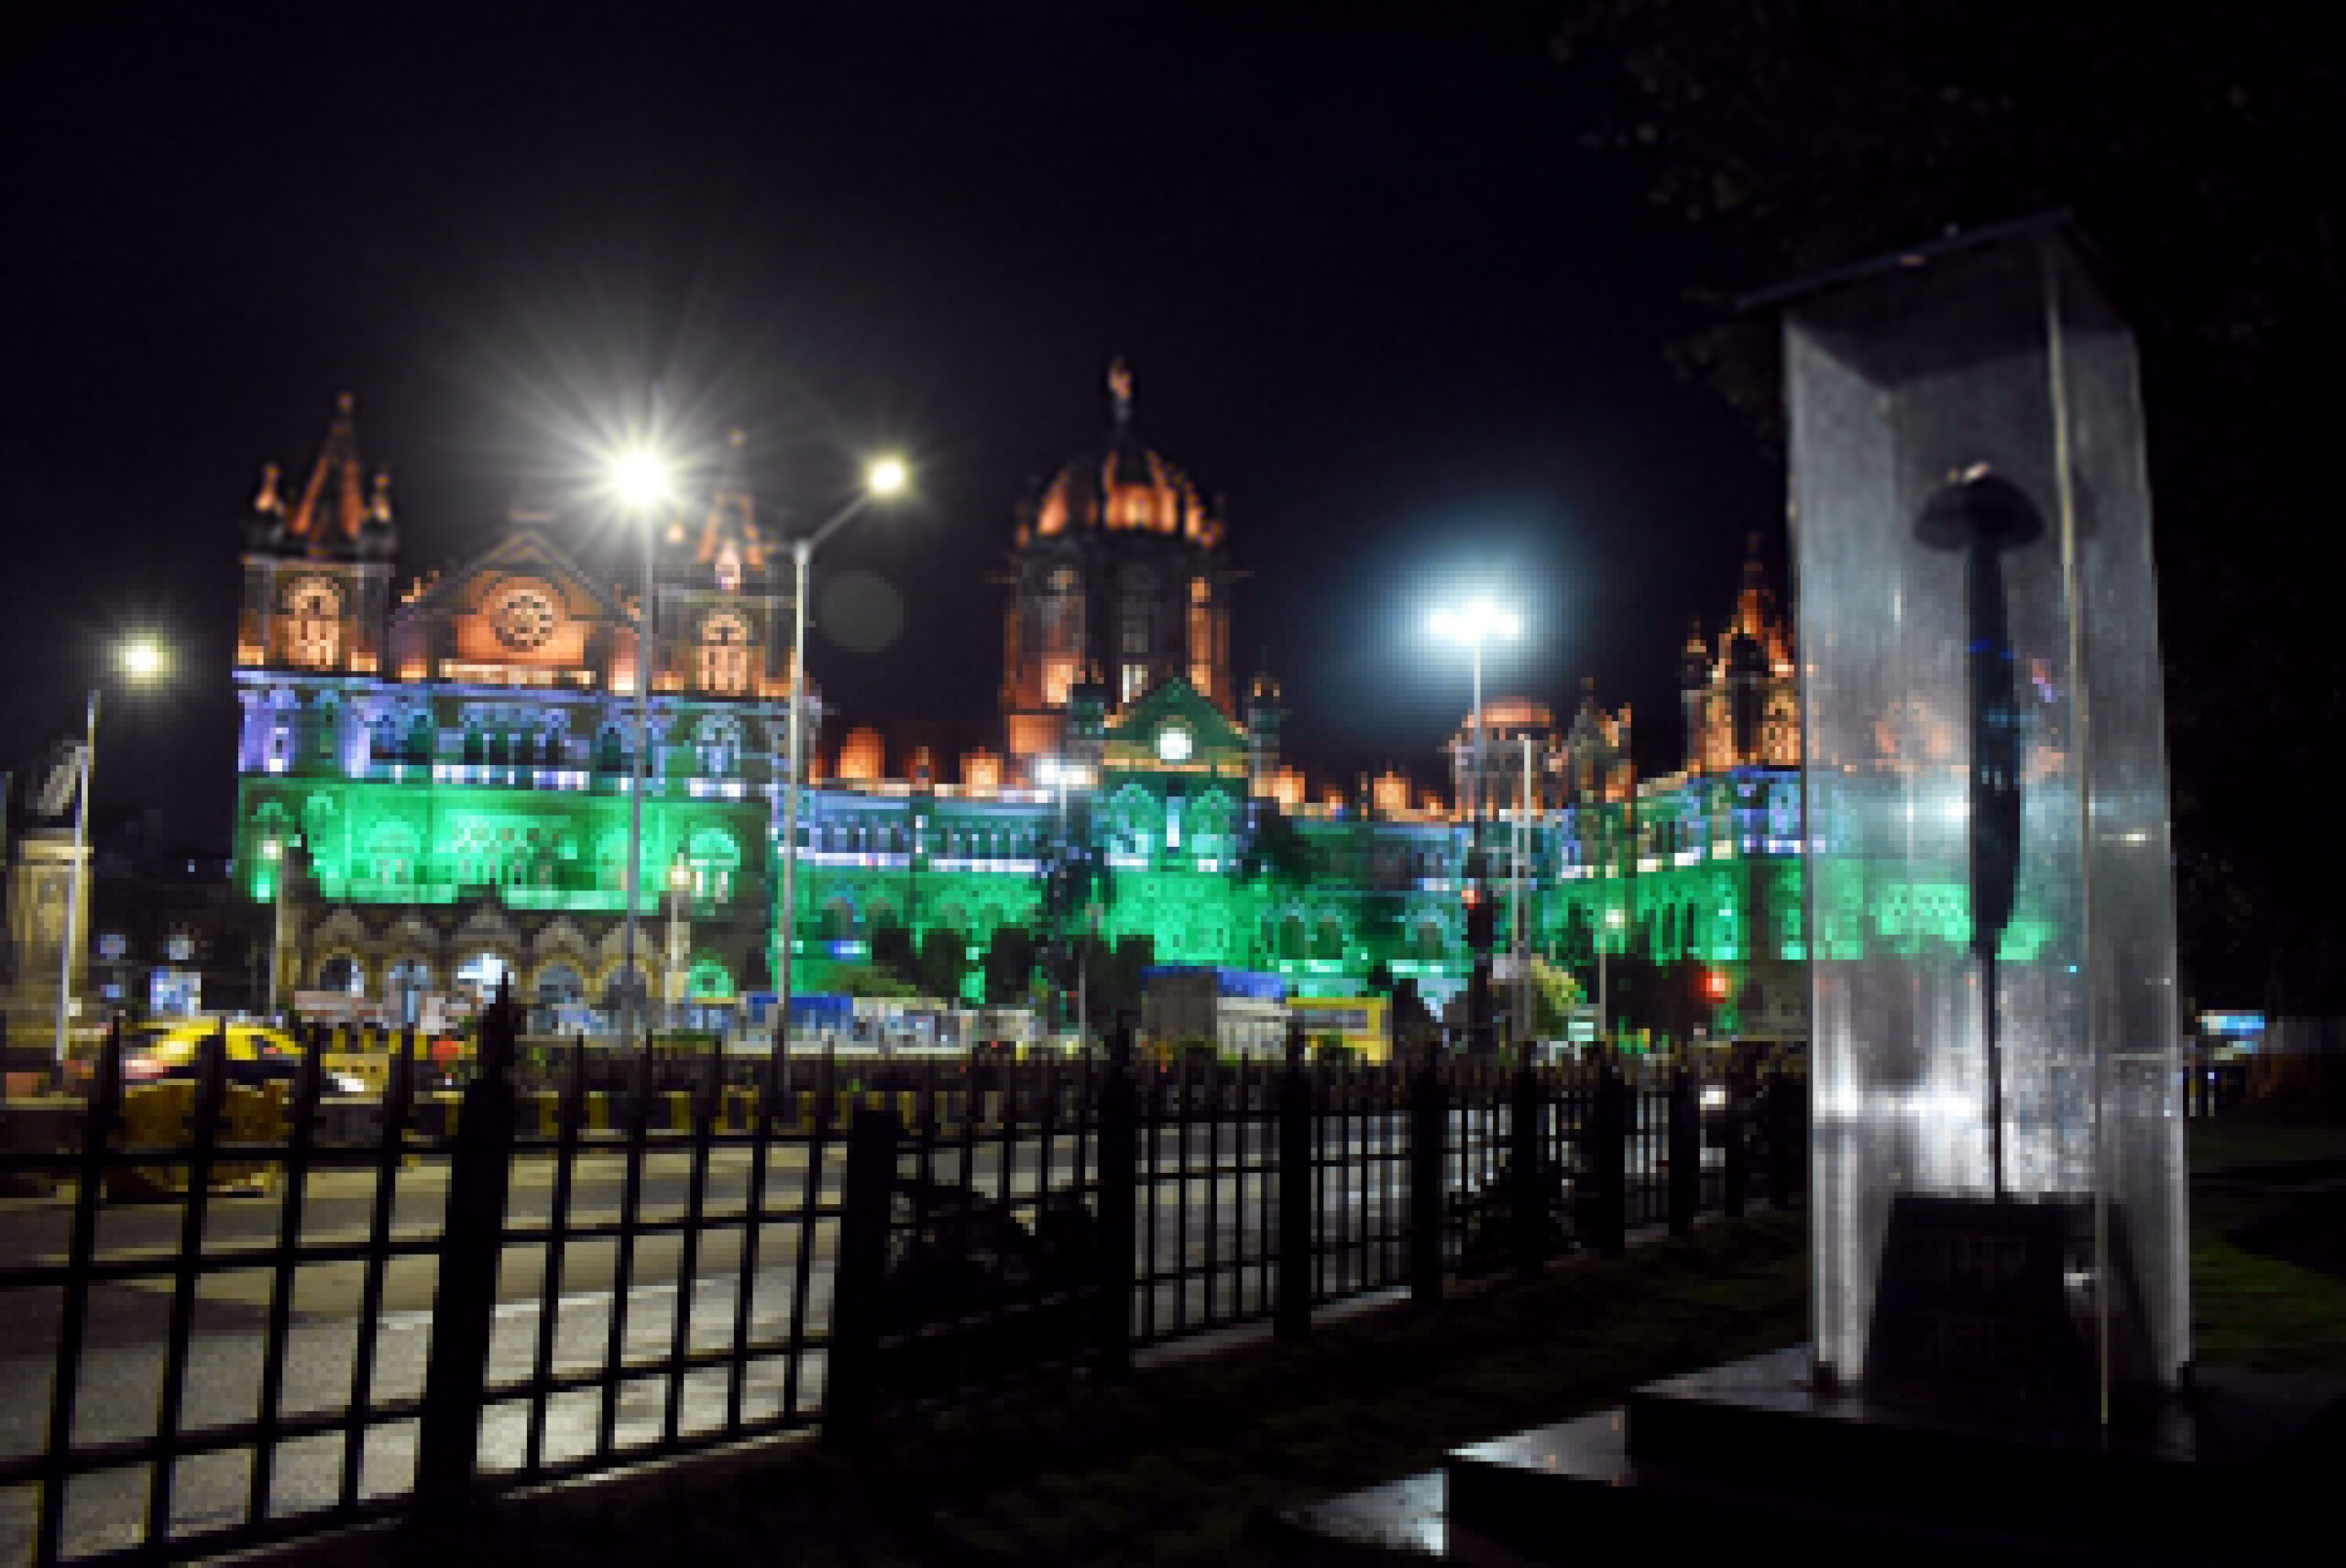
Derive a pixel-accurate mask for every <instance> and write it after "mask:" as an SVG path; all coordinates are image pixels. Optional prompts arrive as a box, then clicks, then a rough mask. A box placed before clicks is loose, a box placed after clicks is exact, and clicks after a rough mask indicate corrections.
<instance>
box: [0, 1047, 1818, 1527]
mask: <svg viewBox="0 0 2346 1568" xmlns="http://www.w3.org/2000/svg"><path fill="white" fill-rule="evenodd" d="M1299 1047H1300V1040H1297V1041H1296V1042H1294V1044H1293V1046H1292V1047H1291V1052H1290V1056H1289V1058H1288V1061H1287V1062H1285V1063H1279V1062H1266V1061H1243V1062H1210V1061H1198V1060H1188V1061H1183V1062H1180V1063H1178V1064H1174V1065H1169V1066H1159V1065H1155V1064H1151V1063H1146V1062H1138V1061H1135V1060H1134V1059H1133V1058H1132V1054H1131V1052H1130V1050H1129V1048H1125V1047H1120V1048H1118V1049H1116V1050H1113V1051H1111V1052H1109V1053H1107V1054H1105V1055H1104V1056H1096V1057H1093V1058H1085V1059H1079V1060H1040V1061H1034V1062H1026V1063H1015V1064H978V1065H967V1064H961V1063H958V1062H938V1061H933V1060H932V1061H923V1062H920V1063H918V1064H915V1065H913V1066H909V1067H905V1066H894V1067H891V1068H889V1069H886V1070H885V1072H884V1073H882V1072H879V1071H875V1070H874V1069H873V1068H872V1066H871V1065H870V1064H868V1063H865V1064H859V1065H857V1066H855V1067H852V1068H850V1067H848V1066H847V1065H846V1064H843V1063H840V1062H838V1061H835V1060H832V1059H829V1058H816V1059H812V1060H804V1059H794V1060H789V1061H777V1060H774V1059H773V1058H742V1057H729V1056H727V1055H726V1054H725V1053H724V1052H723V1050H722V1049H721V1048H719V1049H718V1050H716V1051H703V1052H699V1053H694V1054H689V1055H686V1054H678V1053H668V1052H662V1053H658V1054H654V1053H638V1054H636V1055H634V1056H632V1057H625V1058H613V1057H611V1056H609V1055H608V1054H601V1053H597V1052H593V1051H590V1050H589V1049H587V1048H586V1047H585V1046H583V1045H581V1046H579V1047H576V1048H572V1049H567V1050H555V1051H551V1052H539V1053H537V1054H536V1056H535V1058H534V1059H523V1060H517V1059H516V1058H517V1054H518V1053H517V1050H516V1046H515V1041H514V1038H513V1034H512V1031H511V1027H510V1013H508V1012H506V1011H504V1010H501V1009H500V1010H498V1011H495V1012H493V1013H492V1014H490V1016H489V1019H488V1025H487V1027H485V1028H484V1030H483V1034H482V1041H481V1045H480V1047H479V1049H478V1052H477V1056H476V1057H475V1058H474V1059H472V1060H471V1061H469V1062H467V1063H466V1064H465V1066H464V1069H463V1071H462V1073H461V1074H460V1081H461V1088H460V1089H458V1090H456V1091H450V1090H449V1089H448V1088H447V1087H446V1080H445V1078H444V1075H443V1073H442V1072H441V1071H440V1070H439V1069H433V1068H432V1067H430V1066H429V1065H428V1064H426V1063H424V1062H422V1061H419V1060H418V1059H417V1058H416V1057H415V1055H414V1052H413V1050H412V1047H411V1044H405V1045H402V1047H401V1048H399V1049H394V1050H392V1051H390V1052H389V1053H388V1060H387V1062H386V1063H385V1064H383V1069H382V1077H381V1088H380V1091H379V1093H378V1094H375V1095H370V1096H365V1097H350V1096H340V1095H334V1094H329V1093H328V1092H326V1080H325V1077H324V1073H323V1068H322V1065H321V1064H322V1059H323V1052H322V1051H320V1050H318V1049H316V1048H314V1047H313V1048H312V1049H311V1050H309V1051H308V1052H307V1053H305V1055H304V1056H303V1058H301V1063H300V1066H299V1069H298V1071H297V1072H296V1074H295V1076H293V1077H291V1079H290V1080H285V1079H280V1080H269V1079H266V1078H256V1077H255V1075H254V1074H253V1073H252V1072H251V1071H250V1070H249V1066H250V1064H242V1063H236V1062H231V1061H230V1060H228V1059H227V1055H226V1045H225V1041H224V1040H220V1039H214V1041H212V1042H210V1043H209V1044H208V1046H207V1047H206V1048H205V1049H204V1050H203V1052H202V1053H201V1054H200V1056H199V1058H198V1061H197V1063H196V1071H195V1074H194V1077H193V1078H192V1080H184V1081H181V1082H176V1083H166V1084H160V1085H150V1086H141V1087H137V1088H134V1089H130V1090H128V1091H126V1089H125V1086H124V1083H123V1074H122V1059H121V1056H122V1053H121V1049H120V1046H119V1042H118V1041H115V1042H109V1044H108V1046H107V1048H106V1050H105V1052H104V1055H103V1056H102V1058H101V1059H100V1060H99V1061H98V1062H97V1063H96V1064H95V1068H94V1070H93V1076H92V1079H91V1098H90V1101H89V1103H88V1106H87V1110H86V1113H85V1114H84V1115H83V1116H82V1118H81V1119H80V1123H79V1132H78V1135H77V1136H76V1138H75V1139H74V1146H72V1147H70V1148H55V1147H50V1148H39V1147H23V1146H20V1145H21V1144H22V1143H23V1141H24V1140H22V1139H14V1138H12V1139H9V1140H6V1145H7V1147H6V1152H5V1154H0V1178H5V1180H6V1181H7V1182H8V1183H10V1184H11V1185H12V1188H13V1190H16V1191H17V1192H20V1193H27V1192H29V1193H31V1194H33V1196H31V1197H29V1198H27V1199H26V1200H25V1201H16V1202H14V1203H12V1204H10V1205H7V1206H5V1209H0V1313H5V1317H0V1322H5V1324H6V1328H7V1336H8V1337H7V1341H6V1348H5V1350H0V1379H5V1382H6V1385H7V1386H6V1387H0V1552H8V1551H11V1550H14V1552H16V1556H18V1557H19V1558H20V1559H21V1558H23V1557H27V1556H29V1557H30V1558H31V1559H32V1560H33V1561H35V1562H37V1563H43V1564H46V1563H57V1562H65V1561H83V1560H86V1561H112V1560H128V1559H149V1560H152V1559H174V1558H183V1557H190V1556H195V1555H201V1554H205V1553H210V1552H221V1551H226V1550H231V1549H235V1548H238V1547H243V1546H248V1545H253V1544H258V1543H262V1542H266V1541H270V1540H273V1539H280V1538H283V1537H287V1536H291V1535H295V1534H306V1533H314V1532H317V1531H319V1530H327V1529H333V1528H336V1527H339V1526H343V1525H347V1524H351V1523H356V1522H358V1521H362V1520H367V1519H379V1518H383V1517H386V1516H394V1515H397V1516H404V1517H406V1518H407V1519H409V1520H410V1522H411V1525H412V1526H413V1527H414V1528H416V1529H418V1530H422V1531H425V1532H427V1533H428V1532H429V1531H431V1530H434V1529H438V1528H447V1527H452V1525H453V1522H454V1521H456V1520H459V1519H461V1517H462V1515H463V1513H464V1510H465V1509H466V1507H467V1506H468V1505H469V1504H470V1503H471V1502H472V1501H473V1500H474V1499H476V1498H477V1497H480V1496H482V1495H483V1494H485V1493H489V1494H493V1493H495V1492H497V1491H499V1490H503V1489H506V1488H510V1487H511V1486H520V1485H525V1484H537V1483H543V1482H546V1481H551V1480H555V1479H561V1478H565V1477H572V1476H577V1475H587V1474H592V1473H595V1472H598V1471H603V1470H607V1469H610V1468H614V1467H618V1466H621V1465H626V1464H635V1463H639V1462H641V1461H643V1460H648V1459H652V1458H656V1457H663V1456H668V1455H674V1454H678V1453H686V1452H689V1451H692V1450H695V1449H698V1448H703V1447H707V1446H713V1445H717V1444H723V1443H729V1442H740V1441H742V1440H745V1439H750V1438H755V1437H760V1436H764V1435H769V1434H773V1433H778V1432H784V1431H792V1430H796V1429H816V1428H819V1429H820V1430H821V1431H823V1432H824V1433H825V1435H826V1436H827V1437H829V1438H833V1439H836V1440H839V1441H841V1442H853V1441H854V1440H855V1439H856V1438H857V1437H858V1436H859V1435H860V1434H861V1433H862V1432H863V1431H866V1430H867V1429H868V1428H869V1426H870V1424H871V1423H872V1421H873V1420H875V1419H877V1418H879V1417H880V1416H881V1415H882V1414H883V1413H884V1412H887V1411H890V1410H904V1409H918V1408H921V1407H924V1406H930V1405H936V1404H941V1403H947V1402H950V1401H953V1400H956V1399H959V1398H963V1397H965V1396H966V1395H967V1394H969V1393H970V1391H971V1390H973V1389H975V1388H979V1387H985V1386H989V1385H992V1384H996V1383H999V1382H1001V1381H1003V1380H1004V1379H1008V1378H1015V1377H1020V1376H1028V1375H1031V1374H1033V1373H1034V1372H1036V1371H1037V1370H1038V1369H1042V1368H1047V1367H1052V1366H1062V1365H1069V1364H1081V1365H1089V1366H1091V1367H1093V1368H1095V1369H1097V1370H1099V1371H1101V1372H1102V1373H1104V1374H1108V1375H1113V1374H1115V1373H1116V1372H1119V1371H1121V1370H1122V1369H1123V1368H1124V1366H1125V1365H1128V1363H1129V1360H1130V1358H1131V1356H1132V1354H1134V1352H1135V1349H1137V1348H1140V1347H1145V1346H1149V1345H1157V1344H1163V1343H1168V1342H1171V1341H1174V1340H1178V1339H1181V1338H1183V1337H1185V1336H1190V1335H1195V1334H1199V1333H1201V1332H1210V1331H1214V1330H1221V1329H1228V1328H1231V1327H1233V1326H1236V1325H1242V1324H1248V1323H1260V1322H1268V1323H1270V1324H1272V1325H1273V1327H1274V1328H1275V1330H1276V1332H1277V1333H1278V1334H1279V1335H1280V1336H1282V1337H1286V1338H1295V1337H1299V1336H1302V1335H1306V1334H1308V1333H1309V1332H1310V1326H1311V1320H1312V1314H1313V1310H1314V1309H1315V1308H1317V1307H1320V1306H1323V1305H1326V1304H1329V1303H1332V1302H1337V1301H1342V1300H1346V1299H1358V1298H1363V1297H1368V1296H1374V1295H1376V1294H1378V1293H1384V1292H1390V1293H1394V1294H1396V1295H1398V1294H1401V1293H1404V1292H1406V1293H1408V1294H1409V1295H1410V1296H1412V1297H1414V1298H1415V1299H1418V1300H1420V1301H1421V1302H1433V1301H1438V1300H1439V1299H1440V1298H1441V1296H1442V1293H1443V1290H1444V1289H1445V1288H1446V1285H1447V1282H1448V1281H1449V1280H1452V1279H1454V1278H1458V1277H1470V1276H1474V1275H1478V1274H1494V1273H1498V1272H1503V1271H1515V1272H1522V1273H1529V1272H1533V1271H1536V1270H1538V1269H1539V1268H1540V1267H1541V1266H1544V1264H1545V1263H1546V1262H1548V1261H1549V1260H1550V1259H1551V1258H1553V1257H1556V1256H1558V1255H1562V1254H1563V1253H1565V1252H1567V1251H1569V1250H1572V1249H1573V1248H1585V1249H1589V1250H1592V1251H1595V1252H1599V1253H1614V1252H1617V1251H1618V1250H1619V1249H1620V1248H1621V1246H1622V1245H1624V1242H1625V1240H1626V1239H1627V1236H1628V1234H1629V1233H1630V1232H1631V1231H1633V1230H1636V1229H1639V1228H1641V1227H1649V1226H1655V1227H1658V1226H1665V1225H1666V1226H1668V1227H1669V1228H1671V1229H1672V1230H1676V1231H1683V1230H1685V1229H1688V1228H1690V1227H1691V1226H1692V1225H1693V1223H1694V1218H1695V1215H1696V1213H1697V1212H1721V1213H1725V1214H1727V1215H1735V1214H1739V1213H1740V1212H1742V1211H1743V1208H1744V1205H1745V1204H1746V1203H1747V1202H1748V1201H1755V1200H1759V1199H1764V1200H1765V1201H1769V1202H1770V1203H1773V1204H1778V1205H1781V1204H1786V1203H1789V1202H1791V1201H1792V1200H1793V1197H1794V1195H1795V1194H1796V1193H1798V1192H1799V1191H1800V1190H1802V1188H1803V1184H1804V1183H1803V1175H1802V1170H1801V1161H1802V1159H1803V1157H1804V1155H1805V1149H1806V1129H1805V1124H1804V1120H1803V1118H1804V1114H1805V1099H1806V1097H1805V1092H1804V1086H1803V1084H1802V1082H1801V1080H1800V1079H1799V1078H1798V1077H1797V1076H1796V1074H1795V1073H1794V1072H1792V1071H1791V1070H1788V1068H1787V1066H1786V1065H1785V1064H1782V1063H1778V1062H1759V1063H1755V1062H1752V1061H1750V1060H1749V1059H1744V1060H1742V1061H1741V1063H1740V1065H1739V1066H1738V1069H1736V1070H1734V1071H1732V1072H1728V1073H1726V1074H1724V1075H1721V1074H1719V1073H1717V1072H1713V1073H1711V1074H1709V1075H1707V1076H1705V1075H1697V1074H1695V1073H1693V1072H1690V1071H1687V1070H1683V1069H1677V1068H1674V1067H1672V1066H1669V1065H1667V1064H1662V1063H1658V1062H1651V1061H1602V1062H1591V1063H1588V1064H1585V1065H1581V1066H1543V1067H1539V1068H1529V1067H1524V1068H1517V1067H1511V1066H1507V1065H1503V1064H1499V1063H1494V1062H1489V1061H1484V1060H1450V1059H1444V1060H1435V1061H1424V1062H1416V1063H1409V1064H1403V1065H1394V1066H1362V1065H1354V1064H1309V1065H1308V1064H1306V1063H1305V1062H1304V1061H1303V1060H1302V1058H1301V1052H1300V1048H1299ZM44 1191H45V1192H46V1198H45V1200H44V1199H43V1198H42V1197H41V1196H40V1194H41V1193H43V1192H44Z"/></svg>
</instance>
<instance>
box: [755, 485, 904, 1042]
mask: <svg viewBox="0 0 2346 1568" xmlns="http://www.w3.org/2000/svg"><path fill="white" fill-rule="evenodd" d="M911 483H912V472H911V470H910V469H908V468H906V467H905V466H904V463H903V462H902V461H900V460H899V459H897V458H893V457H883V458H882V459H880V460H879V461H878V462H876V463H873V464H872V465H871V466H869V467H867V468H865V469H864V471H863V493H862V494H861V495H859V496H857V497H856V498H855V499H853V500H851V501H850V502H848V503H847V505H845V506H843V507H841V508H840V509H839V510H838V511H836V512H833V513H832V514H831V515H830V517H829V518H828V519H827V520H826V521H824V523H823V525H822V526H821V527H820V528H817V530H815V532H812V533H809V534H806V535H805V536H804V537H801V538H798V539H794V540H792V541H791V542H790V566H791V594H790V712H789V714H788V717H787V719H786V723H785V734H786V736H787V739H786V740H785V741H784V759H783V764H784V766H783V771H784V778H783V784H782V787H783V812H782V918H781V920H780V921H779V924H780V926H781V927H782V939H781V949H782V950H781V952H780V954H779V955H778V956H777V957H778V961H777V962H776V963H775V965H774V970H775V976H774V978H775V981H776V987H775V989H776V992H777V994H776V996H775V998H774V1005H775V1007H776V1009H777V1012H776V1014H775V1020H776V1021H775V1024H774V1036H773V1042H774V1053H775V1055H776V1056H777V1057H778V1058H783V1059H784V1060H785V1061H786V1060H787V1059H788V1058H789V1055H790V995H791V991H790V986H791V960H792V958H793V957H794V955H795V952H796V950H797V946H798V942H797V937H798V931H797V926H798V786H799V774H800V772H801V768H800V756H801V754H802V753H803V752H804V751H805V749H806V745H805V743H806V718H805V714H806V571H807V566H808V565H809V564H810V563H811V562H812V561H813V560H814V558H815V552H816V550H817V548H818V547H819V546H820V545H821V544H822V543H823V541H825V540H826V539H828V538H829V537H830V536H831V535H832V534H834V533H836V532H839V530H840V529H841V528H843V527H845V526H846V525H847V524H848V522H849V521H850V520H851V519H853V518H855V517H856V516H858V515H859V514H861V512H862V510H863V509H864V508H865V507H867V506H870V505H871V504H872V502H873V501H875V500H886V499H891V498H893V497H895V496H899V495H902V494H903V493H904V490H905V489H906V488H908V487H909V486H910V485H911Z"/></svg>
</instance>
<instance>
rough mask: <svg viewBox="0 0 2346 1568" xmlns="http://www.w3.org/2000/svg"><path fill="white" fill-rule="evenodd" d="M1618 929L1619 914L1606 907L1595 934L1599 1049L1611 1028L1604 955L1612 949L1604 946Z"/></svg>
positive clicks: (1619, 923) (1613, 908)
mask: <svg viewBox="0 0 2346 1568" xmlns="http://www.w3.org/2000/svg"><path fill="white" fill-rule="evenodd" d="M1620 928H1621V912H1620V911H1619V910H1618V909H1617V908H1615V907H1614V906H1613V905H1609V904H1608V905H1606V906H1605V924H1604V925H1603V926H1602V927H1600V928H1599V929H1598V931H1597V933H1596V1043H1597V1046H1598V1047H1600V1048H1601V1047H1603V1046H1604V1044H1605V1041H1606V1035H1607V1033H1608V1032H1609V1031H1610V1029H1611V1028H1612V1025H1611V1024H1610V1023H1609V1022H1608V1021H1607V1018H1606V1011H1605V1007H1606V994H1605V955H1606V954H1607V953H1609V952H1611V951H1612V948H1610V947H1608V946H1607V945H1606V938H1607V933H1609V932H1614V931H1618V930H1619V929H1620Z"/></svg>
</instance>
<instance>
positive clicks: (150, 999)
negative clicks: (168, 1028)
mask: <svg viewBox="0 0 2346 1568" xmlns="http://www.w3.org/2000/svg"><path fill="white" fill-rule="evenodd" d="M147 1010H148V1012H149V1013H152V1014H155V1015H156V1016H157V1017H159V1018H184V1017H187V1016H189V1015H190V1014H195V1013H200V1012H202V1011H203V971H202V970H192V969H159V970H154V971H152V972H151V973H149V974H148V977H147Z"/></svg>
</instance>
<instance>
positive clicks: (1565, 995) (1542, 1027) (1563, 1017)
mask: <svg viewBox="0 0 2346 1568" xmlns="http://www.w3.org/2000/svg"><path fill="white" fill-rule="evenodd" d="M1582 1001H1583V997H1582V994H1581V989H1580V981H1576V980H1574V979H1573V977H1572V976H1571V975H1570V974H1568V973H1567V972H1565V971H1564V970H1562V969H1559V968H1558V967H1556V966H1555V965H1553V964H1551V963H1550V962H1549V961H1548V960H1547V959H1543V958H1540V957H1539V956H1538V955H1537V954H1534V955H1533V956H1532V959H1531V1028H1532V1033H1534V1034H1535V1035H1537V1036H1539V1037H1540V1038H1541V1039H1543V1040H1552V1039H1560V1038H1562V1036H1564V1035H1565V1034H1566V1033H1567V1031H1568V1028H1569V1025H1570V1024H1571V1021H1572V1015H1573V1010H1574V1009H1575V1008H1577V1007H1579V1006H1580V1004H1581V1003H1582Z"/></svg>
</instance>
